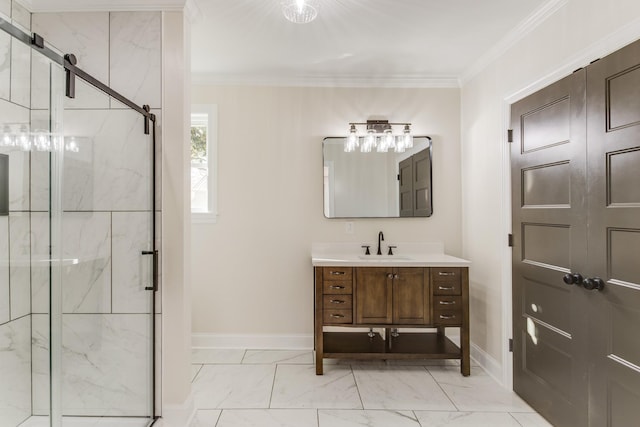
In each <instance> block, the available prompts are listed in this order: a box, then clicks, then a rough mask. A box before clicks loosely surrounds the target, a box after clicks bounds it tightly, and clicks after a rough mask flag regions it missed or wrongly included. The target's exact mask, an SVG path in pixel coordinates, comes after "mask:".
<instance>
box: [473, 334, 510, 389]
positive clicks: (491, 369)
mask: <svg viewBox="0 0 640 427" xmlns="http://www.w3.org/2000/svg"><path fill="white" fill-rule="evenodd" d="M471 358H472V359H473V360H475V361H476V362H477V363H478V365H480V366H481V367H482V369H484V370H485V372H486V373H487V374H489V375H490V376H491V377H492V378H493V379H494V380H496V381H497V382H498V384H500V385H502V386H503V387H504V386H505V382H504V378H502V364H500V363H499V362H498V361H497V360H496V359H494V358H493V357H492V356H491V355H489V353H487V352H486V351H484V350H483V349H481V348H480V347H478V346H477V345H476V344H474V343H471Z"/></svg>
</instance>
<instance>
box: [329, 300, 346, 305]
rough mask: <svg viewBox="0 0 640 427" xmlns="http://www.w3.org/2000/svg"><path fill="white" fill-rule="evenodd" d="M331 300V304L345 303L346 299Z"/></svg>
mask: <svg viewBox="0 0 640 427" xmlns="http://www.w3.org/2000/svg"><path fill="white" fill-rule="evenodd" d="M329 302H330V303H331V304H344V303H345V302H346V301H343V300H341V299H332V300H329Z"/></svg>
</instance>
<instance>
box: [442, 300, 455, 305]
mask: <svg viewBox="0 0 640 427" xmlns="http://www.w3.org/2000/svg"><path fill="white" fill-rule="evenodd" d="M455 303H456V302H455V301H440V305H455Z"/></svg>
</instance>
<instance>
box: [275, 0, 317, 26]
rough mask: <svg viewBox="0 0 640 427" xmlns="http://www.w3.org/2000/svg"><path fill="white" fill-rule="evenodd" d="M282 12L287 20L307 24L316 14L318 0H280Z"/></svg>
mask: <svg viewBox="0 0 640 427" xmlns="http://www.w3.org/2000/svg"><path fill="white" fill-rule="evenodd" d="M280 4H281V6H282V13H283V14H284V17H285V18H287V19H288V20H289V21H291V22H293V23H296V24H307V23H309V22H311V21H313V20H314V19H316V18H317V16H318V7H319V6H320V4H319V1H318V0H282V1H281V2H280Z"/></svg>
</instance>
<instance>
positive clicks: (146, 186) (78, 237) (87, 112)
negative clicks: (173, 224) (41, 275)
mask: <svg viewBox="0 0 640 427" xmlns="http://www.w3.org/2000/svg"><path fill="white" fill-rule="evenodd" d="M75 95H76V96H75V98H74V99H70V98H65V100H64V112H63V123H64V135H65V147H64V150H62V151H61V152H60V153H59V155H60V156H61V157H62V161H61V162H60V163H59V165H58V166H59V167H60V168H59V170H58V172H59V178H60V182H61V186H60V187H55V188H53V187H52V188H53V190H52V193H53V194H56V192H57V197H58V198H59V199H58V200H59V203H60V206H59V209H57V212H58V213H59V215H60V218H59V222H60V224H59V226H60V228H59V229H60V235H59V253H58V254H57V255H58V258H59V259H60V260H61V262H60V271H59V276H58V277H57V278H56V280H52V283H51V285H52V299H51V301H52V326H51V327H52V337H55V336H56V335H58V340H57V341H58V343H59V344H60V347H58V349H57V350H56V349H55V348H54V346H55V341H56V340H53V343H54V346H52V349H53V350H52V353H51V357H52V366H54V371H53V375H54V379H55V376H56V374H58V375H59V387H60V390H59V391H60V392H59V394H57V393H54V396H55V395H56V394H57V395H58V396H59V399H58V401H57V402H55V400H52V404H53V406H52V408H56V405H59V408H60V410H59V413H60V415H61V417H62V423H61V424H59V425H62V426H67V425H74V426H76V425H78V423H79V422H82V421H83V420H87V419H93V420H95V419H96V418H100V417H102V419H101V420H100V421H101V422H102V423H107V424H105V425H130V426H146V425H148V424H149V423H150V422H151V420H152V419H153V395H154V393H153V391H154V380H153V378H154V375H153V370H154V363H153V361H154V345H153V343H154V322H153V316H154V311H155V310H154V297H155V292H154V289H153V282H154V280H153V274H154V254H153V238H154V233H153V206H154V205H153V200H154V199H153V197H154V196H153V195H154V192H153V179H154V178H153V162H154V156H153V141H152V137H151V135H145V133H144V129H145V118H144V116H142V115H141V114H140V113H138V112H137V111H134V110H132V109H130V108H128V107H127V106H125V105H123V104H121V103H119V102H118V101H116V100H114V99H112V98H110V97H109V96H107V95H106V94H104V93H103V92H101V91H98V90H97V89H94V88H93V87H91V86H89V85H88V84H86V83H84V82H83V81H82V80H80V79H79V78H76V94H75ZM52 200H55V197H54V198H53V199H52ZM52 208H53V206H52ZM56 314H57V315H58V317H56ZM56 351H58V353H56ZM58 368H59V372H56V369H58ZM56 412H58V411H54V412H53V425H56V424H55V423H56V418H58V417H56ZM86 417H88V418H86ZM89 425H92V424H89ZM99 425H102V424H99Z"/></svg>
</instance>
